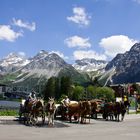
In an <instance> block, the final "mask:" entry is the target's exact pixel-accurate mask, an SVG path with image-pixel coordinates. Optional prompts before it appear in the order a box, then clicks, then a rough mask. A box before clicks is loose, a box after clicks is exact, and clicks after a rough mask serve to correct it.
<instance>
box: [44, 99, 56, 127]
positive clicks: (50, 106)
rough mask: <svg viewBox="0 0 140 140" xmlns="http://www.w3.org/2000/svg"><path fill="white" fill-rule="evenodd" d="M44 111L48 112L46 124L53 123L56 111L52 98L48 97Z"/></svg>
mask: <svg viewBox="0 0 140 140" xmlns="http://www.w3.org/2000/svg"><path fill="white" fill-rule="evenodd" d="M46 111H47V113H48V125H54V115H55V111H56V106H55V101H54V98H49V101H48V103H47V105H46Z"/></svg>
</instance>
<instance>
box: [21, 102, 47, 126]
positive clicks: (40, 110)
mask: <svg viewBox="0 0 140 140" xmlns="http://www.w3.org/2000/svg"><path fill="white" fill-rule="evenodd" d="M22 117H23V121H24V124H32V125H36V124H37V123H38V121H39V119H41V122H42V124H44V122H45V110H44V103H43V100H35V101H32V100H31V101H27V100H22V103H21V104H20V109H19V118H20V120H22Z"/></svg>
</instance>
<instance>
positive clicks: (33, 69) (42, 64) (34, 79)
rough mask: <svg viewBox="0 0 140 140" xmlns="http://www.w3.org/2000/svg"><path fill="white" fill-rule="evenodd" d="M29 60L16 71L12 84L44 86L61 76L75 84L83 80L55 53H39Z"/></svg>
mask: <svg viewBox="0 0 140 140" xmlns="http://www.w3.org/2000/svg"><path fill="white" fill-rule="evenodd" d="M30 60H31V61H30V63H28V64H27V65H25V66H23V67H22V68H20V69H19V70H18V71H16V73H15V75H17V77H16V78H15V79H14V80H13V81H14V82H13V84H16V85H24V86H28V87H31V86H35V85H39V84H44V83H45V82H46V81H47V80H48V79H49V78H51V77H62V76H70V77H71V78H72V80H73V81H76V82H78V81H84V80H85V78H84V76H83V75H82V74H80V73H79V72H78V71H77V70H76V69H75V68H74V67H73V66H72V65H70V64H67V63H66V62H65V61H64V60H63V59H62V58H61V57H60V56H58V55H57V54H55V53H47V52H46V51H41V52H39V53H38V54H37V55H36V56H34V57H33V58H31V59H30Z"/></svg>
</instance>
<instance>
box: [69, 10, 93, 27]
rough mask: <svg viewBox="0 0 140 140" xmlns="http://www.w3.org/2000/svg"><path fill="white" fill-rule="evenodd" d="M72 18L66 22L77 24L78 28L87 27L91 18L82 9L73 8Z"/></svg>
mask: <svg viewBox="0 0 140 140" xmlns="http://www.w3.org/2000/svg"><path fill="white" fill-rule="evenodd" d="M73 14H74V15H73V16H70V17H67V20H69V21H72V22H74V23H77V24H79V25H80V26H87V25H89V24H90V19H91V16H89V15H88V14H87V13H86V12H85V9H84V8H83V7H74V8H73Z"/></svg>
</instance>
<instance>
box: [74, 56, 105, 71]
mask: <svg viewBox="0 0 140 140" xmlns="http://www.w3.org/2000/svg"><path fill="white" fill-rule="evenodd" d="M106 65H107V62H106V61H103V60H95V59H90V58H84V59H81V60H76V61H75V64H73V67H74V68H75V69H76V70H78V71H81V72H91V71H97V70H103V69H104V68H105V67H106Z"/></svg>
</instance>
